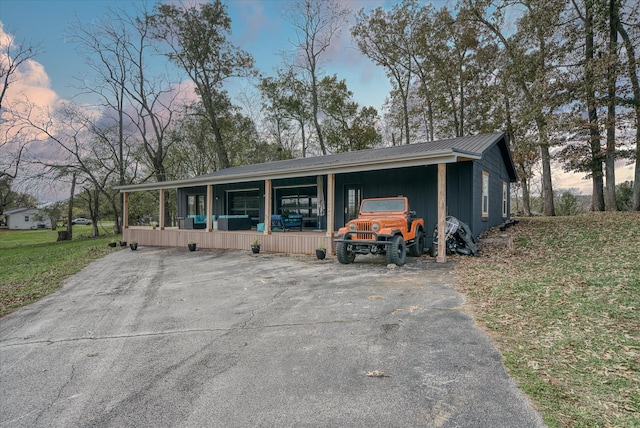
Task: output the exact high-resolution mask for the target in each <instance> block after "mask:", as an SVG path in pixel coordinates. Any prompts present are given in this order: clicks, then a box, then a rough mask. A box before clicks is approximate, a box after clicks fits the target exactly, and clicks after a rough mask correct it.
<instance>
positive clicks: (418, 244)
mask: <svg viewBox="0 0 640 428" xmlns="http://www.w3.org/2000/svg"><path fill="white" fill-rule="evenodd" d="M423 251H424V234H423V233H422V229H421V228H418V230H417V231H416V239H414V241H413V245H411V246H410V247H409V255H410V256H412V257H420V256H421V255H422V253H423Z"/></svg>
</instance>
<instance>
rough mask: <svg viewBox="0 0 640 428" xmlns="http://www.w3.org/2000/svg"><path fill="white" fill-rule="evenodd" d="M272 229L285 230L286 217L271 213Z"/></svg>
mask: <svg viewBox="0 0 640 428" xmlns="http://www.w3.org/2000/svg"><path fill="white" fill-rule="evenodd" d="M271 230H281V231H283V232H284V231H285V230H286V229H285V227H284V218H283V217H282V216H281V215H280V214H272V215H271Z"/></svg>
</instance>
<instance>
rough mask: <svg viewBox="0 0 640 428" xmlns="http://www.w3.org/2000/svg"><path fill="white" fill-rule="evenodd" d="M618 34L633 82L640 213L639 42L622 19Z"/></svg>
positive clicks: (637, 206) (635, 13)
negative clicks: (637, 52)
mask: <svg viewBox="0 0 640 428" xmlns="http://www.w3.org/2000/svg"><path fill="white" fill-rule="evenodd" d="M634 9H635V10H634ZM634 9H632V12H631V13H633V16H635V17H636V22H635V28H636V29H637V28H640V25H638V22H637V20H638V15H639V14H640V11H639V10H638V9H640V5H639V4H638V3H636V5H635V8H634ZM618 32H619V33H620V36H621V37H622V41H623V43H624V47H625V51H626V54H627V70H628V73H629V80H630V82H631V88H632V94H631V105H632V108H633V111H634V113H635V128H636V134H635V143H636V150H635V152H636V153H635V163H636V166H635V173H634V182H633V203H632V209H633V210H634V211H640V83H639V82H638V67H640V64H639V63H638V59H637V57H636V51H635V47H636V46H638V43H639V42H640V41H639V40H637V39H636V40H635V42H634V41H633V40H632V38H631V37H630V35H629V32H628V31H627V29H626V28H625V24H623V23H622V20H621V19H618Z"/></svg>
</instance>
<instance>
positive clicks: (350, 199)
mask: <svg viewBox="0 0 640 428" xmlns="http://www.w3.org/2000/svg"><path fill="white" fill-rule="evenodd" d="M344 198H345V200H344V223H345V224H347V222H348V221H349V220H353V219H354V218H357V217H358V211H359V210H360V202H362V186H357V185H355V186H354V185H351V184H350V185H347V186H345V189H344Z"/></svg>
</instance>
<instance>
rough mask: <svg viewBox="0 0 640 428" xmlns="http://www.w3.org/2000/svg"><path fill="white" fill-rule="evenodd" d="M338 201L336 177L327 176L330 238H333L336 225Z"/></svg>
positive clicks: (328, 229) (333, 175)
mask: <svg viewBox="0 0 640 428" xmlns="http://www.w3.org/2000/svg"><path fill="white" fill-rule="evenodd" d="M335 200H336V175H335V174H327V209H326V214H327V234H326V236H328V237H330V238H331V237H333V232H334V227H335V226H334V225H335V213H334V212H333V211H334V206H335Z"/></svg>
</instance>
